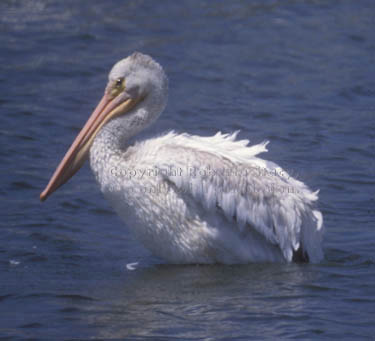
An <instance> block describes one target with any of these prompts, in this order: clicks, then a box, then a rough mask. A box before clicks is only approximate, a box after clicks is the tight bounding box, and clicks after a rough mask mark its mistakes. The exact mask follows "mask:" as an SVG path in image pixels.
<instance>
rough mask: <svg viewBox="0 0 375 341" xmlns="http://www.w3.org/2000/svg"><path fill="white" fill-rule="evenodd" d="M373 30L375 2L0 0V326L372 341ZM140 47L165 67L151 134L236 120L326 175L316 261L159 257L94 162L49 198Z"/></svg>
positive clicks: (1, 330)
mask: <svg viewBox="0 0 375 341" xmlns="http://www.w3.org/2000/svg"><path fill="white" fill-rule="evenodd" d="M374 32H375V2H374V1H372V0H368V1H350V0H342V1H338V0H332V1H328V0H315V1H314V0H310V1H308V0H305V1H292V0H289V1H288V0H286V1H281V0H279V1H276V0H267V1H263V0H256V1H112V0H110V1H96V0H92V1H73V0H69V1H48V0H29V1H21V0H19V1H12V0H2V1H1V2H0V170H1V171H0V181H1V188H0V195H1V197H0V198H1V206H0V213H1V221H0V340H55V339H58V340H84V339H87V340H88V339H90V340H93V339H94V340H100V339H104V340H109V339H117V340H123V339H126V340H249V339H280V338H282V339H285V338H296V339H314V338H316V339H339V338H340V339H375V258H374V255H375V242H374V236H375V234H374V229H375V223H374V222H375V201H374V200H375V199H374V192H375V189H374V188H375V186H374V185H375V180H374V178H375V177H374V175H375V161H374V160H375V156H374V148H375V143H374V140H375V137H374V134H375V66H374V64H375V34H374ZM135 50H138V51H142V52H144V53H148V54H150V55H152V56H153V57H154V58H155V59H157V60H158V61H159V62H160V63H161V64H162V65H163V66H164V67H165V69H166V72H167V74H168V75H169V78H170V100H169V104H168V107H167V109H166V112H165V113H164V115H163V116H162V118H161V119H160V121H159V122H158V124H157V126H156V127H155V128H154V130H155V131H163V130H169V129H176V130H177V131H187V132H190V133H197V134H201V135H210V134H213V133H215V132H216V131H217V130H221V131H224V132H231V131H233V130H237V129H241V134H240V137H242V138H249V139H250V140H251V141H252V142H253V143H258V142H260V141H263V140H265V139H268V140H270V141H271V144H270V145H269V150H270V151H269V153H268V154H265V155H264V157H265V158H267V159H270V160H273V161H276V162H277V163H279V164H280V165H281V166H283V167H284V168H286V169H287V170H289V172H290V173H292V174H293V175H294V176H295V177H297V178H298V179H300V180H302V181H304V182H306V183H307V184H308V185H309V186H310V187H311V188H313V189H318V188H320V190H321V192H320V193H321V194H320V198H321V200H320V209H321V210H322V212H323V214H324V218H325V226H326V235H325V246H324V248H325V254H326V257H325V260H324V261H323V262H322V263H321V264H319V265H295V264H291V265H272V264H271V265H266V264H262V265H260V264H258V265H246V266H176V265H174V266H171V265H167V264H163V262H162V261H160V260H159V259H156V258H155V257H154V256H152V255H151V254H150V253H149V252H148V251H146V250H145V249H143V247H142V246H141V245H140V244H139V243H138V242H137V241H136V240H135V239H134V238H133V237H132V236H131V235H130V234H129V232H128V230H127V228H126V227H124V224H123V223H122V222H121V221H120V219H119V218H118V217H117V216H116V215H115V214H114V213H113V212H112V210H111V208H110V207H109V206H108V204H107V203H106V201H105V200H104V198H103V197H102V195H101V194H100V192H99V190H98V188H97V185H96V183H95V181H94V178H93V176H92V174H91V172H90V170H89V167H88V166H85V167H84V168H83V169H82V170H81V171H80V172H79V173H78V174H77V175H76V176H75V178H74V179H72V181H70V182H69V184H67V185H65V186H64V187H63V188H61V189H60V190H59V191H58V192H56V194H54V195H53V196H52V197H51V198H50V199H49V200H48V201H47V202H46V203H43V204H41V203H40V202H39V200H38V195H39V193H40V191H41V190H42V189H43V188H44V186H45V185H46V183H47V181H48V179H49V177H50V176H51V174H52V172H53V170H54V169H55V167H56V165H57V163H58V162H59V161H60V159H61V157H62V156H63V154H64V152H65V150H66V149H67V147H68V146H69V145H70V143H71V141H72V140H73V138H74V137H75V135H76V134H77V132H78V131H79V129H80V127H81V126H82V125H83V123H84V122H85V121H86V119H87V117H88V115H89V113H90V112H91V111H92V109H93V108H94V106H95V105H96V103H97V101H98V100H99V98H100V96H101V95H102V93H103V89H104V86H105V83H106V77H107V73H108V71H109V69H110V68H111V66H112V64H113V63H114V62H115V61H117V60H119V59H121V58H123V57H125V56H127V55H129V54H130V53H132V52H133V51H135ZM132 262H139V265H138V267H137V269H136V270H135V271H129V270H127V268H126V264H128V263H132Z"/></svg>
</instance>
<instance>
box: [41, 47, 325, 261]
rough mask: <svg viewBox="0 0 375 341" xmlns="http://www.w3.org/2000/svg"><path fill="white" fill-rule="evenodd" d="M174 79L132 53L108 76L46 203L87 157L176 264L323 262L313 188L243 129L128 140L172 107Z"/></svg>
mask: <svg viewBox="0 0 375 341" xmlns="http://www.w3.org/2000/svg"><path fill="white" fill-rule="evenodd" d="M167 93H168V80H167V77H166V75H165V73H164V71H163V68H162V67H161V66H160V65H159V64H158V63H157V62H155V61H154V60H153V59H152V58H151V57H149V56H147V55H144V54H141V53H138V52H136V53H134V54H132V55H131V56H129V57H127V58H125V59H123V60H121V61H119V62H117V63H116V64H115V65H114V67H113V68H112V70H111V72H110V73H109V81H108V84H107V87H106V89H105V92H104V96H103V98H102V100H101V101H100V103H99V104H98V106H97V107H96V109H95V110H94V112H93V113H92V115H91V117H90V118H89V120H88V121H87V123H86V124H85V126H84V127H83V129H82V130H81V132H80V133H79V134H78V136H77V137H76V139H75V141H74V142H73V144H72V146H71V147H70V149H69V150H68V152H67V153H66V155H65V157H64V158H63V160H62V161H61V163H60V164H59V166H58V167H57V169H56V171H55V173H54V174H53V176H52V178H51V180H50V182H49V183H48V185H47V187H46V189H45V190H44V191H43V192H42V193H41V195H40V199H41V200H42V201H43V200H45V199H46V198H47V197H48V196H49V195H50V194H51V193H52V192H54V191H55V190H56V189H57V188H59V187H60V186H62V185H63V184H64V183H65V182H66V181H68V180H69V179H70V177H72V176H73V175H74V173H75V172H77V171H78V169H79V168H80V167H81V166H82V164H83V163H84V162H85V160H86V159H87V158H90V165H91V168H92V170H93V172H94V174H95V177H96V180H97V181H98V183H99V185H100V188H101V190H102V192H103V194H104V196H105V197H106V198H107V199H108V200H109V201H110V203H111V204H112V206H113V207H114V209H115V210H116V212H117V213H118V214H119V215H120V216H121V217H122V218H123V219H124V220H125V222H126V224H127V226H128V227H129V228H131V229H132V230H133V232H134V233H135V234H136V236H137V237H138V238H139V239H140V241H141V242H142V243H143V244H144V245H145V246H146V247H147V248H148V249H150V250H151V251H152V252H153V253H154V254H155V255H157V256H159V257H161V258H163V259H165V260H166V261H168V262H170V263H180V264H182V263H185V264H186V263H196V264H197V263H225V264H233V263H248V262H292V261H310V262H319V261H320V260H321V259H322V258H323V252H322V246H321V244H322V234H323V218H322V214H321V213H320V212H319V211H317V210H315V209H314V202H315V201H316V200H317V199H318V196H317V194H318V191H317V192H314V193H313V192H311V191H310V190H309V189H308V187H307V186H306V185H305V184H303V183H302V182H300V181H298V180H296V179H293V178H292V177H290V176H289V175H288V173H287V172H285V171H284V170H283V169H281V168H280V167H279V166H277V165H276V164H275V163H273V162H270V161H265V160H262V159H260V158H259V157H257V155H258V154H259V153H262V152H266V151H267V149H266V145H267V143H268V142H264V143H261V144H258V145H254V146H251V147H249V146H248V143H249V141H248V140H236V135H237V132H236V133H233V134H222V133H220V132H218V133H217V134H216V135H214V136H211V137H201V136H193V135H189V134H177V133H175V132H169V133H167V134H165V135H162V136H159V137H154V138H152V139H146V140H142V141H138V142H134V143H131V142H130V139H131V138H132V137H134V136H135V135H136V134H137V133H139V132H140V131H141V130H143V129H144V128H146V127H148V126H149V125H151V124H152V123H153V122H154V121H155V120H156V119H157V118H158V117H159V115H160V114H161V112H162V111H163V110H164V108H165V106H166V103H167Z"/></svg>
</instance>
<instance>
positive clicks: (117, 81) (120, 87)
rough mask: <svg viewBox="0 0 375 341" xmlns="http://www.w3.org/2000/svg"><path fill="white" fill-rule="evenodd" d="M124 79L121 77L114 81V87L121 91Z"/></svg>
mask: <svg viewBox="0 0 375 341" xmlns="http://www.w3.org/2000/svg"><path fill="white" fill-rule="evenodd" d="M124 80H125V79H124V78H123V77H119V78H117V79H116V81H115V87H116V88H117V89H123V88H124V87H125V82H124Z"/></svg>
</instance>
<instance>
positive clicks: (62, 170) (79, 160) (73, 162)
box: [40, 91, 139, 201]
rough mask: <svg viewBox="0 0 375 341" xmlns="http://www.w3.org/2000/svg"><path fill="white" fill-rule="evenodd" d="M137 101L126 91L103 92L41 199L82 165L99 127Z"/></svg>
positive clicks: (63, 182)
mask: <svg viewBox="0 0 375 341" xmlns="http://www.w3.org/2000/svg"><path fill="white" fill-rule="evenodd" d="M138 102H139V99H132V98H131V97H130V96H129V95H128V94H127V93H126V92H121V93H120V94H119V95H118V96H116V97H114V98H113V96H111V95H110V94H109V93H107V91H106V92H105V93H104V96H103V98H102V99H101V101H100V102H99V104H98V106H97V107H96V108H95V110H94V112H93V113H92V114H91V116H90V118H89V119H88V121H87V122H86V124H85V125H84V126H83V128H82V130H81V131H80V133H79V134H78V136H77V137H76V138H75V140H74V142H73V144H72V145H71V146H70V148H69V150H68V151H67V153H66V154H65V156H64V158H63V159H62V161H61V162H60V164H59V165H58V167H57V168H56V170H55V173H53V175H52V177H51V179H50V181H49V183H48V185H47V187H46V188H45V189H44V191H43V192H42V193H41V194H40V200H41V201H44V200H46V199H47V198H48V197H49V196H50V195H51V194H52V193H53V192H54V191H56V190H57V189H58V188H59V187H60V186H62V185H63V184H65V183H66V182H67V181H68V180H69V179H70V178H71V177H72V176H73V175H74V174H75V173H76V172H77V171H78V170H79V169H80V168H81V167H82V165H83V164H84V162H85V161H86V159H87V158H88V155H89V150H90V147H91V145H92V142H93V141H94V138H95V136H96V134H97V133H98V131H99V130H100V128H101V127H102V126H103V125H104V124H105V123H107V122H108V121H109V120H110V119H111V118H113V117H116V116H119V115H121V114H124V113H125V112H128V111H129V110H131V109H132V108H133V107H134V106H135V105H136V104H137V103H138Z"/></svg>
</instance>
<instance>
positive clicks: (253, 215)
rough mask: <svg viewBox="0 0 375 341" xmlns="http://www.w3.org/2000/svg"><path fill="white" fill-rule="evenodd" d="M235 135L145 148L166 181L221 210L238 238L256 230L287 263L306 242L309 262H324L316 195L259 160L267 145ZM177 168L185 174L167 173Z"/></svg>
mask: <svg viewBox="0 0 375 341" xmlns="http://www.w3.org/2000/svg"><path fill="white" fill-rule="evenodd" d="M237 134H238V132H235V133H233V134H222V133H220V132H219V133H217V134H216V135H214V136H212V137H200V136H191V135H188V134H181V135H178V134H176V133H174V132H171V133H169V134H166V135H164V136H162V137H159V138H157V140H158V141H157V142H158V143H155V144H154V145H155V146H157V148H154V150H153V148H152V146H144V147H145V148H142V149H143V150H148V151H151V152H154V153H157V158H155V160H157V167H158V168H159V169H160V170H163V171H161V172H160V174H162V176H163V178H164V181H166V182H168V183H172V184H174V186H176V187H177V188H178V189H179V191H180V192H181V193H185V194H187V195H190V196H192V197H193V198H194V200H196V201H197V202H199V203H200V204H201V206H202V207H204V208H205V209H206V210H207V211H212V210H219V211H222V214H223V215H225V217H226V219H228V220H229V221H232V222H233V224H234V225H236V226H237V227H238V230H239V233H243V232H244V231H245V230H246V229H255V230H256V231H258V232H259V233H260V234H261V235H263V236H264V237H265V238H266V239H267V240H268V241H269V242H270V243H272V244H275V245H278V246H279V247H280V250H281V252H282V254H283V256H284V258H285V259H286V260H287V261H291V260H292V257H293V251H296V250H297V249H298V248H299V247H300V246H301V243H302V245H303V249H304V251H305V252H307V254H308V256H309V258H310V261H311V262H318V261H320V260H321V259H322V256H323V254H322V250H321V238H322V215H321V213H320V212H319V211H315V210H313V203H314V201H316V200H317V199H318V195H317V194H318V191H316V192H311V191H310V190H309V189H308V188H307V186H306V185H304V184H303V183H302V182H300V181H298V180H296V179H293V178H292V177H290V176H289V174H288V173H287V172H285V171H284V170H283V169H282V168H280V167H279V166H278V165H276V164H275V163H273V162H270V161H265V160H262V159H260V158H258V157H257V155H258V154H259V153H262V152H266V151H267V149H266V146H267V144H268V142H263V143H261V144H258V145H254V146H251V147H248V146H247V145H248V143H249V141H248V140H237V141H236V140H235V139H236V136H237ZM154 142H155V140H154ZM148 143H152V142H151V141H146V142H145V144H148ZM138 148H139V147H138ZM173 168H174V169H181V170H182V171H181V172H179V173H178V174H173V172H170V171H168V170H170V169H173Z"/></svg>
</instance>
